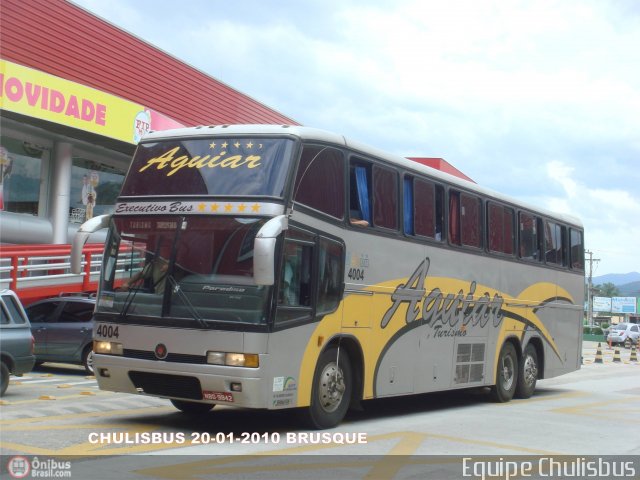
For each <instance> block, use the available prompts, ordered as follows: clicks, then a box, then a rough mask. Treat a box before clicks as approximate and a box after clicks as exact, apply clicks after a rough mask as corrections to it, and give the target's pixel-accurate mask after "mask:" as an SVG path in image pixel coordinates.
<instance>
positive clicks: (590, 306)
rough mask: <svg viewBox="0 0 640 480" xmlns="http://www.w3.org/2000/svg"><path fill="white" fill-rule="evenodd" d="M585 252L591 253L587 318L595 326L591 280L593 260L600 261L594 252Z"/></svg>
mask: <svg viewBox="0 0 640 480" xmlns="http://www.w3.org/2000/svg"><path fill="white" fill-rule="evenodd" d="M584 253H586V254H587V255H589V276H588V277H587V319H588V320H589V326H590V327H592V326H593V301H592V298H591V289H592V287H593V285H592V283H591V281H592V278H593V262H599V261H600V259H599V258H593V252H590V251H589V250H586V251H585V252H584Z"/></svg>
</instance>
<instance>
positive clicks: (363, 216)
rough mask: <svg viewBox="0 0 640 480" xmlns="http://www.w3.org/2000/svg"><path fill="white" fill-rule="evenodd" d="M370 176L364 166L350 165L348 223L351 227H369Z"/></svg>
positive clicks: (368, 170)
mask: <svg viewBox="0 0 640 480" xmlns="http://www.w3.org/2000/svg"><path fill="white" fill-rule="evenodd" d="M370 192H371V175H370V169H369V168H367V167H366V166H364V165H358V164H356V165H352V166H351V169H350V172H349V221H350V222H351V224H352V225H357V226H359V227H368V226H369V225H371V194H370Z"/></svg>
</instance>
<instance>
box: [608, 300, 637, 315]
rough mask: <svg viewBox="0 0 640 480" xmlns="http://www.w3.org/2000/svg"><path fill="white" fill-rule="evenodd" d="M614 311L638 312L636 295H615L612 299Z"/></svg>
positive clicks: (612, 309)
mask: <svg viewBox="0 0 640 480" xmlns="http://www.w3.org/2000/svg"><path fill="white" fill-rule="evenodd" d="M611 312H612V313H636V297H613V298H612V299H611Z"/></svg>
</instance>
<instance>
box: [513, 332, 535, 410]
mask: <svg viewBox="0 0 640 480" xmlns="http://www.w3.org/2000/svg"><path fill="white" fill-rule="evenodd" d="M537 381H538V352H537V351H536V348H535V347H534V346H533V345H531V344H529V345H527V348H525V349H524V354H523V355H522V361H521V362H520V371H519V372H518V384H517V386H516V397H517V398H529V397H530V396H531V395H533V392H534V390H535V389H536V382H537Z"/></svg>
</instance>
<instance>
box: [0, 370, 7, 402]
mask: <svg viewBox="0 0 640 480" xmlns="http://www.w3.org/2000/svg"><path fill="white" fill-rule="evenodd" d="M8 386H9V368H8V367H7V365H5V363H4V362H0V397H2V396H3V395H4V392H6V391H7V387H8Z"/></svg>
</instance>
